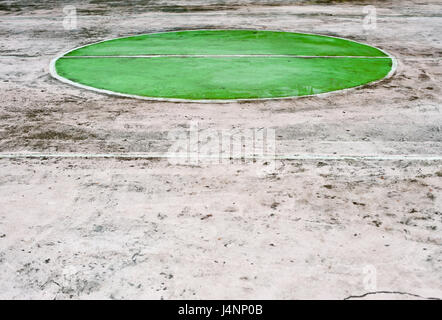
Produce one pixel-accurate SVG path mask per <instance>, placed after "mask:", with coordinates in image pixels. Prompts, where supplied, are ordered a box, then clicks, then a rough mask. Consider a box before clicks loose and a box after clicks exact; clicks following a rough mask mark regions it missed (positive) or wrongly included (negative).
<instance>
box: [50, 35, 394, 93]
mask: <svg viewBox="0 0 442 320" xmlns="http://www.w3.org/2000/svg"><path fill="white" fill-rule="evenodd" d="M154 54H172V55H173V54H178V55H235V54H240V55H250V54H251V55H303V56H315V57H314V58H305V57H259V56H258V57H256V56H254V57H250V56H249V57H215V56H212V57H210V56H209V57H191V56H189V57H153V58H152V57H151V58H135V57H129V58H123V57H116V56H117V55H120V56H133V55H154ZM94 55H95V56H109V57H104V58H100V57H94V58H86V57H83V58H82V57H81V56H94ZM66 56H71V57H72V56H75V58H63V57H62V58H60V59H58V60H57V61H56V64H55V68H56V72H57V73H58V75H60V76H62V77H64V78H66V79H69V80H71V81H73V82H76V83H80V84H83V85H87V86H90V87H93V88H97V89H104V90H109V91H113V92H118V93H123V94H130V95H137V96H144V97H158V98H178V99H190V100H201V99H213V100H217V99H223V100H224V99H253V98H275V97H291V96H303V95H310V94H317V93H324V92H329V91H335V90H340V89H345V88H351V87H356V86H359V85H362V84H366V83H369V82H372V81H375V80H379V79H382V78H384V77H385V76H386V75H387V74H388V73H389V72H390V70H391V68H392V60H391V58H389V57H388V56H386V54H385V53H383V52H382V51H380V50H378V49H376V48H373V47H370V46H367V45H364V44H359V43H355V42H353V41H349V40H343V39H337V38H330V37H325V36H317V35H307V34H297V33H287V32H273V31H250V30H212V31H182V32H170V33H160V34H148V35H142V36H134V37H129V38H122V39H115V40H109V41H105V42H101V43H98V44H92V45H89V46H86V47H83V48H80V49H77V50H74V51H71V52H70V53H68V54H66ZM316 56H317V57H316ZM321 56H359V57H360V58H349V57H346V58H338V57H336V58H324V57H322V58H321ZM363 56H367V57H373V58H363ZM376 57H377V58H376ZM379 57H381V58H379Z"/></svg>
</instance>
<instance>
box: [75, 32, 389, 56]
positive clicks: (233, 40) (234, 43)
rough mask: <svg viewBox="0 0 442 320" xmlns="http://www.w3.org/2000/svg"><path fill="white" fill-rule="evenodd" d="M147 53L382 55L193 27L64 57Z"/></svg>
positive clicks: (344, 45) (292, 36) (305, 38)
mask: <svg viewBox="0 0 442 320" xmlns="http://www.w3.org/2000/svg"><path fill="white" fill-rule="evenodd" d="M148 54H293V55H312V56H375V57H380V56H385V53H383V52H382V51H380V50H378V49H376V48H373V47H370V46H367V45H364V44H360V43H356V42H353V41H350V40H345V39H337V38H331V37H326V36H319V35H311V34H301V33H291V32H279V31H254V30H197V31H180V32H168V33H157V34H146V35H141V36H134V37H128V38H120V39H114V40H108V41H104V42H101V43H97V44H93V45H90V46H87V47H84V48H80V49H77V50H74V51H72V52H70V53H69V54H67V55H68V56H87V55H91V56H101V55H105V56H113V55H148Z"/></svg>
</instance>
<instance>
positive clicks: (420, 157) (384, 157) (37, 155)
mask: <svg viewBox="0 0 442 320" xmlns="http://www.w3.org/2000/svg"><path fill="white" fill-rule="evenodd" d="M189 156H190V157H192V155H188V154H186V153H183V154H181V153H160V152H143V153H75V152H57V153H44V152H2V153H0V159H12V158H127V159H176V158H188V157H189ZM193 156H194V157H195V158H199V159H226V160H229V159H234V160H240V159H245V160H325V161H327V160H337V161H343V160H357V161H358V160H359V161H360V160H367V161H368V160H371V161H393V160H400V161H442V156H439V155H326V154H324V155H322V154H280V155H278V154H277V155H264V156H225V155H220V156H218V155H215V156H207V155H198V154H196V155H193Z"/></svg>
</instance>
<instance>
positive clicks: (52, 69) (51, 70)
mask: <svg viewBox="0 0 442 320" xmlns="http://www.w3.org/2000/svg"><path fill="white" fill-rule="evenodd" d="M218 30H244V31H273V32H290V33H297V34H301V35H316V36H322V37H329V38H335V39H341V40H346V41H351V42H354V43H359V44H362V45H366V46H369V47H372V48H375V49H378V50H379V51H381V52H383V53H384V54H386V55H387V56H388V57H389V58H390V59H391V60H392V65H391V70H390V72H389V73H388V74H387V75H386V76H385V77H384V78H382V79H379V80H375V81H372V82H367V83H364V84H362V85H360V86H356V87H351V88H345V89H341V90H334V91H329V92H323V93H318V94H309V95H303V96H290V97H272V98H251V99H224V100H221V99H220V100H217V99H201V100H192V99H178V98H159V97H144V96H138V95H132V94H125V93H119V92H114V91H110V90H105V89H97V88H94V87H91V86H87V85H84V84H80V83H77V82H73V81H71V80H69V79H66V78H64V77H62V76H60V75H59V74H58V73H57V71H56V69H55V63H56V61H57V60H58V59H60V58H61V57H63V56H64V55H66V54H68V53H69V52H71V51H74V50H77V49H81V48H84V47H87V46H90V45H93V44H98V43H102V42H106V41H110V40H116V39H124V38H129V37H135V36H143V35H148V34H162V33H173V32H184V31H218ZM318 57H320V56H318ZM397 65H398V62H397V59H396V58H395V57H394V56H393V55H391V54H389V53H388V52H386V51H384V50H382V49H380V48H377V47H374V46H370V45H368V44H365V43H362V42H358V41H353V40H349V39H345V38H341V37H335V36H326V35H322V34H315V33H299V32H294V31H283V30H256V29H196V30H175V31H162V32H153V33H143V34H138V35H132V36H123V37H117V38H111V39H105V40H102V41H98V42H94V43H89V44H86V45H83V46H80V47H77V48H74V49H71V50H69V51H66V52H63V53H61V54H59V55H58V56H56V57H55V58H54V59H52V60H51V62H50V64H49V73H50V74H51V76H52V77H53V78H55V79H57V80H59V81H61V82H63V83H66V84H69V85H72V86H75V87H78V88H82V89H87V90H91V91H95V92H98V93H104V94H107V95H112V96H119V97H125V98H135V99H141V100H147V101H163V102H196V103H232V102H253V101H271V100H289V99H296V98H304V97H313V96H326V95H330V94H333V93H341V92H348V91H350V90H355V89H358V88H362V87H364V86H366V85H374V84H376V83H378V82H380V81H384V80H385V79H388V78H390V77H391V76H392V75H393V74H394V73H395V71H396V69H397Z"/></svg>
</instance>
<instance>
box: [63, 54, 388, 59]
mask: <svg viewBox="0 0 442 320" xmlns="http://www.w3.org/2000/svg"><path fill="white" fill-rule="evenodd" d="M81 58H306V59H313V58H352V59H391V57H389V56H303V55H295V54H141V55H108V56H62V57H60V59H81Z"/></svg>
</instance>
